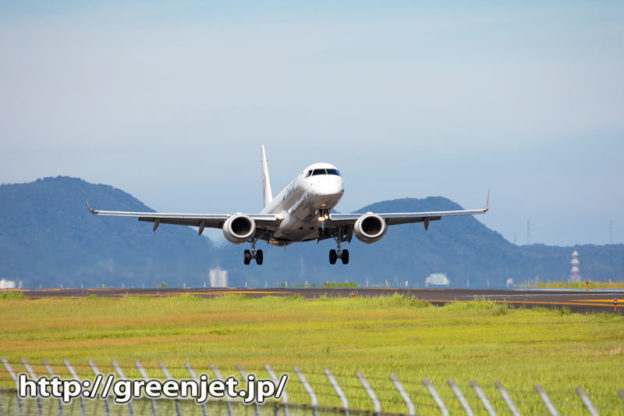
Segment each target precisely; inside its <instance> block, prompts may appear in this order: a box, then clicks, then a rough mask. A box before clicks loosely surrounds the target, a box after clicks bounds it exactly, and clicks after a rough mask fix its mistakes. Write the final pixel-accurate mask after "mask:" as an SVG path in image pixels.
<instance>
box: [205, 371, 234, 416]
mask: <svg viewBox="0 0 624 416" xmlns="http://www.w3.org/2000/svg"><path fill="white" fill-rule="evenodd" d="M210 371H212V373H213V374H214V375H215V377H217V378H218V379H219V380H223V378H222V377H221V372H220V371H219V369H218V368H217V366H216V365H214V364H213V363H210ZM225 404H226V406H227V414H228V416H232V403H231V402H230V398H229V397H226V398H225Z"/></svg>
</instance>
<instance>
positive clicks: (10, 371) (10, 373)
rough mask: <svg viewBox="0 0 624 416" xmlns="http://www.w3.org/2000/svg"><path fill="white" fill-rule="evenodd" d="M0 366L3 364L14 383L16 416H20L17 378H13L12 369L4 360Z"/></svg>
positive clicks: (20, 408)
mask: <svg viewBox="0 0 624 416" xmlns="http://www.w3.org/2000/svg"><path fill="white" fill-rule="evenodd" d="M2 364H4V368H6V370H7V372H8V373H9V375H10V376H11V378H12V379H13V381H14V382H15V389H16V392H15V396H16V397H17V416H22V402H21V401H20V396H19V382H18V380H17V377H16V376H15V373H14V372H13V369H12V368H11V366H10V365H9V363H8V362H7V360H6V358H3V359H2Z"/></svg>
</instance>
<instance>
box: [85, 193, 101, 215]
mask: <svg viewBox="0 0 624 416" xmlns="http://www.w3.org/2000/svg"><path fill="white" fill-rule="evenodd" d="M82 196H83V197H84V200H85V204H87V209H88V210H89V212H90V213H91V214H97V213H98V212H99V211H98V210H96V209H93V208H91V205H89V201H87V195H86V194H85V193H84V191H82Z"/></svg>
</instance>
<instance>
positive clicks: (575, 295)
mask: <svg viewBox="0 0 624 416" xmlns="http://www.w3.org/2000/svg"><path fill="white" fill-rule="evenodd" d="M23 292H24V294H25V295H26V297H28V298H31V299H39V298H79V297H84V296H89V295H96V296H103V297H122V296H155V297H162V296H178V295H182V294H185V293H186V294H192V295H198V296H201V297H205V298H210V297H214V296H220V295H228V294H229V295H234V294H237V295H246V296H252V297H262V296H293V295H301V296H303V297H305V298H306V299H314V298H318V297H319V296H323V295H327V296H342V297H350V296H380V295H391V294H393V293H401V294H403V295H405V296H411V297H415V298H418V299H422V300H425V301H427V302H430V303H432V304H435V305H441V304H445V303H449V302H466V301H471V300H474V298H475V297H477V296H478V297H484V298H486V299H489V300H492V301H495V302H505V303H507V304H508V305H510V306H512V307H521V306H524V307H535V306H543V307H549V308H552V307H556V308H562V307H564V306H565V307H568V308H570V310H573V311H576V312H583V311H601V312H607V311H610V312H613V311H614V304H613V303H614V300H616V299H617V302H618V308H617V312H618V313H620V314H624V291H589V292H586V291H555V290H471V289H392V288H390V289H361V288H356V289H350V288H349V289H329V288H328V289H326V288H309V289H304V288H296V289H295V288H293V289H291V288H277V289H257V288H210V289H192V288H187V289H84V290H83V289H41V290H26V291H23Z"/></svg>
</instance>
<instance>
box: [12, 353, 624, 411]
mask: <svg viewBox="0 0 624 416" xmlns="http://www.w3.org/2000/svg"><path fill="white" fill-rule="evenodd" d="M2 363H3V365H4V368H5V369H6V372H7V373H8V375H9V376H10V380H11V381H12V383H14V385H15V390H13V389H6V388H5V389H2V390H0V416H5V415H13V414H16V415H18V416H22V415H37V416H41V415H78V414H80V415H81V416H83V415H85V414H89V415H91V414H101V415H106V416H109V415H126V414H127V415H129V416H134V415H152V416H153V415H157V414H166V415H176V416H180V415H202V416H206V415H207V414H210V415H227V416H231V415H242V414H244V415H252V414H253V415H254V416H262V415H274V416H277V415H279V414H282V415H284V416H289V415H304V414H305V415H313V416H318V415H322V414H326V415H344V416H349V415H350V414H351V415H360V414H368V415H370V414H372V415H395V414H407V415H416V414H442V415H449V414H451V413H453V414H466V415H474V414H487V415H490V416H492V415H496V414H497V412H498V413H505V414H508V413H509V414H511V415H513V416H516V415H520V411H519V410H518V409H519V408H520V406H518V404H520V405H522V406H521V408H522V409H524V412H525V413H528V414H550V415H553V416H554V415H559V414H569V410H570V406H572V407H573V408H574V409H575V411H574V413H581V412H580V411H579V410H580V409H581V408H584V409H585V411H586V412H588V413H589V414H590V415H592V416H593V415H598V414H599V412H598V410H600V412H602V413H603V414H623V415H624V390H620V391H618V392H616V393H615V394H614V395H613V397H609V398H608V400H606V398H605V397H600V398H601V399H604V400H602V401H603V404H602V406H599V407H597V406H595V405H594V403H593V402H592V400H591V399H590V397H589V395H588V394H587V393H586V392H585V391H584V390H583V389H582V388H581V387H577V388H576V390H575V394H576V398H575V399H574V400H572V399H571V398H570V396H569V395H568V396H565V397H564V395H565V394H566V393H567V392H566V393H562V392H560V391H559V392H556V400H551V397H549V395H548V394H547V393H546V392H545V391H544V389H543V388H542V387H541V386H540V385H535V386H534V388H533V389H532V390H518V389H514V390H513V391H511V390H510V391H508V390H507V389H505V388H504V387H503V385H502V384H501V383H500V382H495V383H494V384H493V386H485V385H484V388H482V387H481V386H480V385H479V384H478V383H477V382H476V381H475V380H471V381H470V382H469V388H464V390H463V391H462V389H461V388H460V386H458V384H456V383H455V382H454V381H453V380H451V379H449V380H447V382H446V385H444V384H438V385H436V386H434V384H433V383H431V382H430V381H429V380H428V379H426V378H425V379H422V381H418V382H414V381H410V382H409V383H407V384H406V385H407V386H408V387H409V388H406V387H405V386H404V384H402V383H401V381H400V380H399V378H398V377H397V376H396V375H395V374H390V375H389V377H388V378H387V379H386V378H381V377H369V379H367V378H366V377H365V376H364V375H363V374H362V373H361V372H360V371H356V372H355V374H354V375H352V376H350V377H347V375H345V374H341V375H340V379H341V382H339V381H338V380H337V378H336V377H335V376H334V374H332V372H331V371H330V370H329V369H325V370H324V371H322V372H318V371H316V372H314V371H309V372H308V377H306V375H305V374H304V373H303V372H302V371H301V370H300V369H299V368H298V367H295V368H294V369H293V370H292V371H281V370H278V371H277V373H278V374H283V373H287V374H289V376H290V382H289V384H288V390H289V391H292V392H294V393H296V394H294V396H295V397H296V398H297V400H295V401H289V396H288V394H287V392H286V390H284V393H283V394H282V395H281V397H280V399H279V400H271V401H267V402H265V403H263V404H258V403H252V404H244V403H243V402H242V399H227V400H213V399H211V400H208V401H206V402H203V403H197V402H196V401H195V400H193V399H190V398H186V399H184V398H174V399H171V398H169V399H168V398H164V397H161V398H158V399H146V398H139V399H136V398H135V399H130V401H129V402H128V403H125V404H117V403H115V401H114V396H111V397H110V398H109V397H106V396H104V397H100V396H98V397H96V398H95V399H89V398H85V397H83V396H82V395H81V396H79V397H76V398H75V399H74V400H73V401H72V402H71V403H64V402H63V401H62V400H61V399H56V398H48V399H44V398H42V397H36V398H20V397H19V396H18V394H17V390H18V376H17V375H16V371H17V372H19V373H25V374H27V375H28V377H29V378H30V379H32V380H36V379H37V374H35V371H34V370H33V367H31V365H30V364H29V363H28V361H27V360H25V359H22V360H21V362H20V364H21V368H22V369H21V370H20V369H19V367H17V366H16V367H15V370H14V366H12V365H11V364H10V363H8V362H7V360H5V359H2ZM18 366H19V365H18ZM37 367H38V368H40V369H42V370H41V372H40V374H39V376H40V377H42V376H46V377H55V376H57V373H56V372H55V371H54V369H53V366H51V365H50V364H49V363H48V362H47V361H46V360H43V361H42V363H41V365H40V366H37ZM55 367H56V368H59V369H60V370H61V371H60V373H61V374H68V375H69V377H68V378H71V379H74V380H78V381H80V380H81V379H80V378H79V376H78V374H77V373H76V371H75V370H74V367H73V366H72V365H71V364H70V363H69V362H68V361H67V360H64V361H63V363H62V365H61V364H60V363H57V364H56V365H55ZM111 367H112V369H113V371H114V372H112V373H113V374H114V375H115V377H116V378H117V379H121V380H123V379H127V378H126V374H125V372H124V370H123V369H122V368H121V366H120V365H119V364H118V363H117V362H116V361H113V362H112V363H111ZM158 367H159V373H160V374H161V375H162V376H161V377H160V379H161V380H162V379H164V380H172V379H174V378H173V377H172V376H171V374H170V372H169V370H168V369H167V367H166V366H165V365H164V364H163V363H159V365H158ZM79 370H80V372H81V375H82V376H83V380H84V378H85V377H88V376H91V377H97V376H98V375H101V376H103V373H102V372H101V371H100V369H99V368H98V367H97V366H96V365H95V364H94V363H93V362H92V361H88V366H84V365H82V366H80V368H79ZM87 370H88V372H87ZM125 370H126V371H127V372H132V373H133V374H138V375H139V376H140V379H143V380H148V379H149V377H148V374H147V372H146V371H145V369H144V368H143V367H142V365H141V364H140V363H139V362H138V361H137V362H135V363H134V366H133V367H126V368H125ZM210 370H211V372H212V374H213V375H214V377H215V378H216V379H222V376H221V373H220V371H219V370H218V369H217V367H216V366H215V365H214V364H210ZM236 370H237V372H238V375H237V376H239V378H238V379H239V380H242V381H245V380H247V377H248V374H249V373H248V372H246V371H245V370H244V369H243V368H242V367H241V366H240V365H237V366H236ZM151 372H152V373H153V371H151ZM175 372H176V374H177V375H178V377H177V378H176V379H177V380H179V379H182V378H186V379H189V378H190V379H193V380H198V376H197V373H196V372H195V370H194V369H193V367H191V365H190V364H189V363H185V364H184V369H183V370H182V369H175ZM260 372H263V373H265V374H267V375H268V376H269V377H270V378H271V379H272V380H273V381H275V382H276V383H277V381H278V377H277V375H276V371H274V369H273V368H272V367H271V366H270V365H268V364H267V365H265V366H264V368H262V369H255V370H254V371H253V373H254V374H259V373H260ZM154 375H155V374H152V377H153V376H154ZM309 378H310V379H313V380H314V382H313V383H310V382H309V381H308V379H309ZM0 380H1V379H0ZM369 380H372V381H374V382H375V383H374V384H375V385H376V386H377V387H376V388H373V387H372V386H371V383H370V382H369ZM382 381H383V382H384V383H383V384H382ZM243 384H244V383H243ZM417 384H418V385H420V391H418V390H417ZM378 394H379V396H378ZM571 394H572V396H574V393H571ZM328 396H331V399H332V400H330V397H328ZM318 397H322V398H323V399H324V400H323V401H320V400H319V399H318ZM332 401H333V403H334V404H320V403H321V402H323V403H331V402H332ZM556 405H558V406H559V407H557V406H556ZM562 409H563V410H562ZM560 412H561V413H560Z"/></svg>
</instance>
